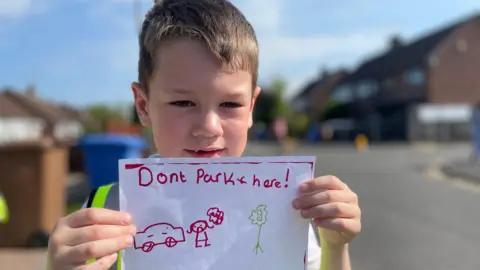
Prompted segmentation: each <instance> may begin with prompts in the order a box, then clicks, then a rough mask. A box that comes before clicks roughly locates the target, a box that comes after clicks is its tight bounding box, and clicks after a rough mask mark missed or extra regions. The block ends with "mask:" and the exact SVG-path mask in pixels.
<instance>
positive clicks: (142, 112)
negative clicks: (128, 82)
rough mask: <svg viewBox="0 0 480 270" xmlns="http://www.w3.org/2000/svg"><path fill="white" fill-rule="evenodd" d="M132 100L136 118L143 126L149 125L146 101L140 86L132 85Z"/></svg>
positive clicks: (134, 83)
mask: <svg viewBox="0 0 480 270" xmlns="http://www.w3.org/2000/svg"><path fill="white" fill-rule="evenodd" d="M132 92H133V98H134V100H135V108H136V109H137V114H138V118H139V119H140V122H141V123H142V125H143V126H145V127H149V126H150V125H151V121H150V116H149V114H148V99H147V95H146V94H145V90H144V89H143V87H142V85H141V84H139V83H136V82H133V83H132Z"/></svg>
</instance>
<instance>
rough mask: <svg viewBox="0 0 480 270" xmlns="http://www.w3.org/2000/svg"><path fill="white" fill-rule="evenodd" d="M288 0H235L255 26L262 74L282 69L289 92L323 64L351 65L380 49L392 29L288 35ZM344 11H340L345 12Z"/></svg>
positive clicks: (269, 75) (313, 74) (277, 71)
mask: <svg viewBox="0 0 480 270" xmlns="http://www.w3.org/2000/svg"><path fill="white" fill-rule="evenodd" d="M285 1H286V0H262V1H258V0H243V1H242V0H238V1H234V3H235V4H236V5H237V6H238V7H239V8H240V9H241V10H242V12H244V14H245V16H246V17H247V19H248V20H249V21H250V22H251V23H252V25H253V27H254V28H255V30H256V33H257V37H258V40H259V46H260V76H261V77H264V78H265V77H266V78H267V79H268V78H269V77H271V76H275V75H277V74H281V73H283V74H281V75H283V76H284V77H285V78H286V79H287V81H288V92H287V93H288V94H289V95H291V94H293V93H294V92H295V91H297V90H298V89H299V87H301V86H302V85H303V84H305V83H306V82H307V81H308V80H309V79H310V78H312V77H314V76H316V75H317V73H318V70H319V68H320V66H327V68H339V67H343V66H345V67H351V66H352V65H353V64H356V62H358V60H359V59H360V58H361V57H363V56H365V55H367V54H369V53H372V52H375V51H376V50H378V49H381V48H382V47H383V45H384V44H385V39H386V38H387V37H388V35H389V34H391V33H392V30H393V29H371V30H368V31H361V32H358V31H355V30H352V31H351V32H349V33H342V34H322V33H319V34H315V35H310V36H293V35H288V34H286V33H285V31H282V28H281V25H282V23H285V22H282V18H284V16H283V15H284V14H285V13H284V12H288V11H287V10H285ZM344 11H345V9H344ZM347 12H348V11H347ZM344 13H345V12H344ZM344 13H342V14H338V15H339V16H344V15H345V14H344ZM312 18H313V17H312ZM291 23H294V22H291ZM289 66H295V67H298V69H300V70H302V72H301V73H300V74H292V73H291V72H288V71H286V70H287V69H288V67H289ZM286 72H288V73H286Z"/></svg>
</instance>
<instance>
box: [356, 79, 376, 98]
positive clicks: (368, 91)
mask: <svg viewBox="0 0 480 270" xmlns="http://www.w3.org/2000/svg"><path fill="white" fill-rule="evenodd" d="M377 91H378V83H377V82H376V81H374V80H365V81H361V82H359V83H358V88H357V94H358V97H359V98H368V97H370V96H371V95H373V94H375V93H376V92H377Z"/></svg>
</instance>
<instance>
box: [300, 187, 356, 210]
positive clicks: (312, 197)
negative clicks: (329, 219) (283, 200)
mask: <svg viewBox="0 0 480 270" xmlns="http://www.w3.org/2000/svg"><path fill="white" fill-rule="evenodd" d="M331 202H342V203H350V202H357V196H356V194H355V193H353V192H345V191H344V190H325V191H320V192H316V193H311V194H307V195H304V196H302V197H300V198H297V199H295V200H294V201H293V207H294V208H295V209H307V208H310V207H313V206H315V205H321V204H327V203H331Z"/></svg>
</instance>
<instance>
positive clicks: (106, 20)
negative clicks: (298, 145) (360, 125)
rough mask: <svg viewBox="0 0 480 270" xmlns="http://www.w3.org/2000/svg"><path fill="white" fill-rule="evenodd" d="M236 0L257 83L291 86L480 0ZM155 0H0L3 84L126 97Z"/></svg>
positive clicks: (466, 12) (104, 99) (63, 97)
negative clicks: (250, 36) (246, 24)
mask: <svg viewBox="0 0 480 270" xmlns="http://www.w3.org/2000/svg"><path fill="white" fill-rule="evenodd" d="M134 2H137V5H134ZM232 2H233V3H234V4H235V5H236V6H237V7H239V8H240V10H241V11H242V12H244V14H245V15H246V17H247V19H248V20H249V21H250V22H251V23H252V25H253V27H254V28H255V31H256V34H257V37H258V40H259V46H260V71H259V75H260V83H261V84H268V82H269V81H271V80H272V79H273V78H275V76H282V77H283V78H285V79H286V81H287V83H288V87H287V88H288V92H287V94H288V95H289V96H292V95H294V94H295V93H296V92H297V91H298V90H300V89H301V87H302V86H303V85H305V84H306V83H308V82H309V80H311V79H313V78H315V76H318V74H320V73H321V72H322V70H323V68H327V69H330V70H335V69H337V68H342V67H346V68H350V69H353V68H355V67H357V66H358V65H359V64H360V63H361V62H362V61H363V60H365V59H368V58H369V57H371V56H372V55H375V54H376V53H378V52H380V51H381V50H384V49H385V48H386V46H388V39H389V38H390V36H391V35H392V34H399V35H400V36H401V37H403V38H404V39H405V40H406V41H409V40H412V39H414V38H415V37H418V36H419V35H422V34H426V33H429V32H430V31H431V30H434V29H436V28H438V27H441V26H444V25H446V24H448V23H450V22H452V21H453V22H454V21H456V20H458V19H462V18H463V17H465V16H470V15H471V14H473V13H474V12H480V1H478V0H457V1H454V0H435V1H434V0H420V1H418V0H403V1H384V0H336V1H327V0H301V1H294V0H233V1H232ZM151 5H152V0H137V1H135V0H68V1H65V0H0V25H1V26H2V27H0V87H1V86H10V87H14V88H18V89H25V88H26V87H27V86H28V85H29V84H34V85H35V86H36V88H37V93H38V95H40V96H41V97H42V98H46V99H49V100H52V101H56V102H62V103H69V104H72V105H79V106H85V105H87V104H91V103H110V104H113V103H122V102H123V103H124V102H131V100H132V93H131V90H130V83H131V82H132V81H134V80H136V77H137V73H136V68H137V53H138V47H137V29H138V28H137V27H138V25H139V24H140V22H141V18H142V16H143V15H144V14H145V12H146V11H147V10H148V8H150V7H151ZM135 7H137V8H135ZM136 10H138V12H136Z"/></svg>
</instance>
